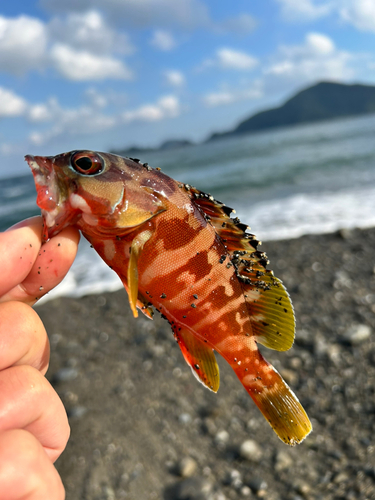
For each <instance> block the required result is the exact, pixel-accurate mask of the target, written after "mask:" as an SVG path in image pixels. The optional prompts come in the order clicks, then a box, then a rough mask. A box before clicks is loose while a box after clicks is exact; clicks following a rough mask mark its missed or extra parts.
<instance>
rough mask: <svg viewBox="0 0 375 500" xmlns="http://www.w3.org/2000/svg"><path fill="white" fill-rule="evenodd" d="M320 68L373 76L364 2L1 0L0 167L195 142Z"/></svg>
mask: <svg viewBox="0 0 375 500" xmlns="http://www.w3.org/2000/svg"><path fill="white" fill-rule="evenodd" d="M323 79H324V80H333V81H340V82H364V83H370V84H375V0H319V1H318V0H252V1H249V0H246V1H245V0H234V1H232V2H229V1H227V0H64V1H61V0H13V1H12V2H10V1H6V2H1V6H0V175H1V176H2V177H3V176H5V175H7V174H8V173H9V174H12V173H18V172H19V173H21V172H26V171H27V167H26V165H24V162H23V156H24V155H25V154H26V153H30V154H42V155H44V154H57V153H60V152H63V151H68V150H71V149H81V148H85V149H86V148H87V149H96V150H102V151H103V150H109V149H113V148H123V147H128V146H131V145H134V144H137V145H140V146H156V145H159V144H160V143H161V142H162V141H164V140H166V139H171V138H174V139H178V138H187V139H191V140H194V141H201V140H204V139H205V138H206V137H207V136H208V135H209V134H210V133H211V132H213V131H223V130H228V129H230V128H232V127H233V126H235V125H236V123H238V122H239V121H240V120H241V119H243V118H246V117H248V116H249V115H251V114H252V113H253V112H255V111H258V110H261V109H264V108H267V107H270V106H273V105H277V104H279V103H281V102H282V101H283V100H284V99H285V98H286V97H289V96H290V95H292V94H293V93H294V92H295V91H296V90H299V89H301V88H303V87H306V86H308V85H310V84H313V83H315V82H317V81H319V80H323Z"/></svg>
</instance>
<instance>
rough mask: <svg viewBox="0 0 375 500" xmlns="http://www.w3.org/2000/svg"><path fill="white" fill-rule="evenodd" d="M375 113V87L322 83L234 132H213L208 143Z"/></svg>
mask: <svg viewBox="0 0 375 500" xmlns="http://www.w3.org/2000/svg"><path fill="white" fill-rule="evenodd" d="M368 113H375V87H374V86H370V85H359V84H356V85H344V84H342V83H332V82H320V83H318V84H316V85H314V86H313V87H309V88H307V89H305V90H302V91H301V92H298V94H296V95H295V96H294V97H292V98H291V99H289V100H288V101H286V103H285V104H283V105H282V106H280V107H279V108H273V109H269V110H267V111H261V112H260V113H257V114H255V115H253V116H251V117H250V118H248V119H247V120H244V121H243V122H241V123H240V124H239V125H238V126H237V127H236V128H235V129H234V130H231V131H228V132H222V133H214V134H212V135H211V137H210V138H209V139H208V141H212V140H216V139H221V138H222V137H228V136H233V135H238V134H245V133H249V132H256V131H259V130H264V129H268V128H275V127H284V126H288V125H296V124H298V123H307V122H316V121H320V120H328V119H332V118H340V117H346V116H354V115H361V114H368Z"/></svg>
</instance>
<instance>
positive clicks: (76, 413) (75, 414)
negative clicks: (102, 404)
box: [67, 406, 87, 418]
mask: <svg viewBox="0 0 375 500" xmlns="http://www.w3.org/2000/svg"><path fill="white" fill-rule="evenodd" d="M67 413H68V417H69V418H81V417H83V416H84V415H85V414H86V413H87V408H85V407H84V406H73V408H71V409H70V410H68V411H67Z"/></svg>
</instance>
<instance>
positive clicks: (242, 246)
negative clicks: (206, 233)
mask: <svg viewBox="0 0 375 500" xmlns="http://www.w3.org/2000/svg"><path fill="white" fill-rule="evenodd" d="M188 192H189V193H190V196H191V198H192V200H193V202H194V203H195V205H196V206H197V207H198V208H199V209H200V210H201V212H202V213H203V215H204V217H205V219H206V221H207V222H209V223H210V224H211V225H212V226H213V227H214V228H215V231H216V233H217V235H218V237H219V238H220V240H221V242H222V243H223V245H224V246H225V248H226V250H227V252H228V254H229V255H230V257H231V264H232V265H233V266H234V268H235V270H236V274H237V278H238V279H239V281H240V282H241V284H242V288H243V290H244V296H245V300H246V304H247V307H248V310H249V315H250V319H251V324H252V329H253V333H254V335H255V336H256V340H257V342H259V343H260V344H263V345H264V346H266V347H268V348H270V349H275V350H277V351H286V350H287V349H290V347H292V345H293V341H294V331H295V319H294V310H293V306H292V303H291V301H290V298H289V295H288V292H287V291H286V289H285V288H284V286H283V284H282V283H281V281H280V280H279V279H277V278H275V277H274V275H273V273H272V271H269V270H267V269H266V266H267V264H268V259H267V256H266V254H265V253H264V252H260V251H258V250H257V247H258V244H260V242H259V241H258V240H257V239H256V238H255V236H254V235H253V234H251V233H248V232H247V230H248V229H250V228H249V227H248V226H246V225H245V224H242V223H241V222H240V220H239V219H238V218H237V217H236V218H235V219H232V218H231V217H230V214H231V213H233V212H234V210H233V209H232V208H229V207H227V206H225V205H224V204H223V203H221V202H220V201H217V200H215V199H214V198H213V197H212V196H210V195H209V194H207V193H203V192H201V191H199V190H198V189H196V188H194V187H191V186H189V190H188Z"/></svg>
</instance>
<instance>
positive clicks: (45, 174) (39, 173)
mask: <svg viewBox="0 0 375 500" xmlns="http://www.w3.org/2000/svg"><path fill="white" fill-rule="evenodd" d="M25 160H26V161H27V163H28V164H29V167H30V168H31V171H32V173H33V175H34V178H35V181H36V180H37V177H38V181H42V180H45V181H49V180H50V179H49V176H50V175H51V174H52V172H53V165H52V157H50V156H33V155H26V156H25ZM43 178H45V179H43ZM38 184H46V182H44V183H43V182H38Z"/></svg>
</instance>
